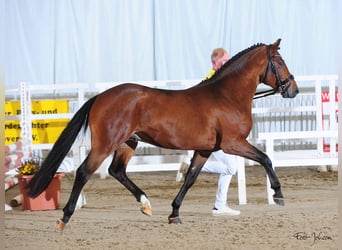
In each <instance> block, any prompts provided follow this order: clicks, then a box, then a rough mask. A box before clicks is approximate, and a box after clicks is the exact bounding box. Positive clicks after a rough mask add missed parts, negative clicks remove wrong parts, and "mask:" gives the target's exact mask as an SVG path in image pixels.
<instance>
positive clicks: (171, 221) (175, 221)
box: [169, 216, 182, 224]
mask: <svg viewBox="0 0 342 250" xmlns="http://www.w3.org/2000/svg"><path fill="white" fill-rule="evenodd" d="M169 224H182V221H181V219H180V218H179V216H177V217H173V218H171V217H169Z"/></svg>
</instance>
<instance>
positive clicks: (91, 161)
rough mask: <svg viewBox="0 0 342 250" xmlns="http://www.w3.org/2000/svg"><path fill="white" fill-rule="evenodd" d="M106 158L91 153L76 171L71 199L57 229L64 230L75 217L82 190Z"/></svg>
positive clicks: (103, 155)
mask: <svg viewBox="0 0 342 250" xmlns="http://www.w3.org/2000/svg"><path fill="white" fill-rule="evenodd" d="M105 158H106V155H105V154H102V155H101V156H99V155H98V154H93V153H92V151H90V153H89V155H88V156H87V158H86V159H85V160H84V161H83V162H82V164H81V165H80V166H79V168H78V169H77V171H76V177H75V180H74V185H73V187H72V191H71V194H70V197H69V200H68V202H67V204H66V205H65V207H64V208H63V212H64V213H63V218H62V219H61V220H59V221H57V228H58V229H59V230H61V231H62V230H63V229H64V227H65V225H66V224H67V223H68V222H69V220H70V218H71V216H72V215H73V213H74V211H75V207H76V203H77V200H78V197H79V196H80V193H81V191H82V188H83V187H84V185H85V184H86V183H87V182H88V180H89V178H90V176H91V175H92V174H93V173H94V172H95V171H96V169H97V168H98V167H99V166H100V164H101V162H102V161H103V160H104V159H105Z"/></svg>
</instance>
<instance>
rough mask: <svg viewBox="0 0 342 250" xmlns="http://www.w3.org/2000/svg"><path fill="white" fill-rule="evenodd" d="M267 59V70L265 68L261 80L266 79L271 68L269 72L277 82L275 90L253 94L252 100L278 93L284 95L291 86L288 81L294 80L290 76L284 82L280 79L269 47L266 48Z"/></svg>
mask: <svg viewBox="0 0 342 250" xmlns="http://www.w3.org/2000/svg"><path fill="white" fill-rule="evenodd" d="M267 58H268V64H267V68H266V72H265V75H264V78H263V80H264V79H265V78H266V76H267V74H268V71H269V69H270V68H271V70H272V72H273V74H274V75H275V77H276V80H277V87H276V88H275V89H271V90H265V91H261V92H258V93H255V95H254V98H253V99H258V98H261V97H265V96H269V95H274V94H275V93H277V92H278V91H279V92H280V93H281V94H282V93H284V92H285V91H286V90H287V89H288V88H289V87H290V85H291V83H290V80H293V79H294V76H293V75H290V76H289V77H288V78H286V79H284V80H281V79H280V76H279V73H278V70H277V68H276V66H275V65H274V62H273V60H272V56H271V52H270V46H267ZM263 80H262V81H263Z"/></svg>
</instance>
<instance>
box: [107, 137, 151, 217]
mask: <svg viewBox="0 0 342 250" xmlns="http://www.w3.org/2000/svg"><path fill="white" fill-rule="evenodd" d="M137 144H138V143H137V142H136V141H132V140H129V141H127V142H126V143H123V144H121V145H120V147H119V148H118V149H117V150H116V151H115V155H114V157H113V160H112V163H111V164H110V167H109V169H108V172H109V174H110V175H111V176H113V177H114V178H115V179H117V180H118V181H119V182H120V183H121V184H122V185H124V186H125V187H126V188H127V189H128V190H129V191H130V192H131V193H132V194H133V195H134V197H135V198H136V199H137V201H138V202H140V203H141V212H142V213H143V214H146V215H149V216H151V215H152V207H151V203H150V201H149V200H148V199H147V195H146V194H145V193H144V192H143V191H142V190H141V189H140V188H139V187H138V186H137V185H135V184H134V182H133V181H131V180H130V179H129V178H128V177H127V175H126V167H127V164H128V161H129V160H130V159H131V157H132V156H133V153H134V150H135V148H136V147H137Z"/></svg>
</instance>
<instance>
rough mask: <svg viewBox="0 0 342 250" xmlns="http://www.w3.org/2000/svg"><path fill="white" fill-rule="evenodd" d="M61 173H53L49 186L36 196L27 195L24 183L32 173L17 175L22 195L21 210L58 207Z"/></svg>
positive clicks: (26, 182) (25, 183)
mask: <svg viewBox="0 0 342 250" xmlns="http://www.w3.org/2000/svg"><path fill="white" fill-rule="evenodd" d="M63 176H64V174H63V173H59V174H55V176H54V178H53V179H52V181H51V182H50V184H49V186H48V187H47V188H46V189H45V190H44V191H43V192H42V193H41V194H40V195H39V196H37V197H36V198H31V197H29V196H28V195H27V190H26V188H25V187H26V185H27V184H28V183H29V182H30V180H31V179H32V178H33V175H17V177H18V181H19V190H20V193H21V195H22V209H23V210H36V211H37V210H54V209H57V208H59V200H60V188H61V182H62V177H63Z"/></svg>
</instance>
